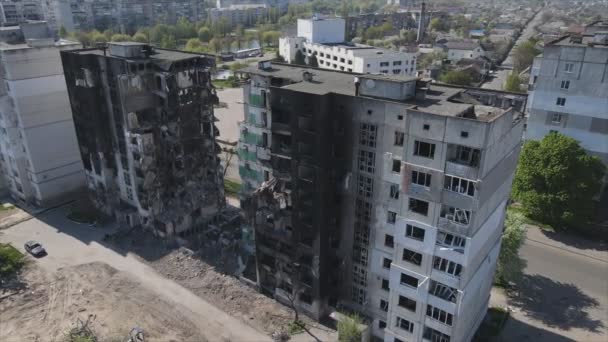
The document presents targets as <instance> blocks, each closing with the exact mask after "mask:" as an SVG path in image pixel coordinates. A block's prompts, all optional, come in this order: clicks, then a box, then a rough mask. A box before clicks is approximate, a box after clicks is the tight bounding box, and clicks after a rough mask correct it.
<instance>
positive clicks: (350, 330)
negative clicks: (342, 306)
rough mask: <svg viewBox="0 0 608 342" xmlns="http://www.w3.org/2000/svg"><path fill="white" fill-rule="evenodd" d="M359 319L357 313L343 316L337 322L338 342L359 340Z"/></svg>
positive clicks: (355, 341)
mask: <svg viewBox="0 0 608 342" xmlns="http://www.w3.org/2000/svg"><path fill="white" fill-rule="evenodd" d="M360 323H361V319H360V318H359V316H357V315H348V316H346V315H345V316H344V319H342V320H340V321H339V322H338V341H339V342H360V341H361V330H359V324H360Z"/></svg>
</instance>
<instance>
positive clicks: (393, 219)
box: [386, 210, 397, 224]
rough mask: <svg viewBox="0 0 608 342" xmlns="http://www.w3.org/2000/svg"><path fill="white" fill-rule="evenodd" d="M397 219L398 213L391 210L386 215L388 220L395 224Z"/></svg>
mask: <svg viewBox="0 0 608 342" xmlns="http://www.w3.org/2000/svg"><path fill="white" fill-rule="evenodd" d="M396 221H397V213H396V212H394V211H390V210H389V211H388V213H387V215H386V222H388V223H390V224H395V222H396Z"/></svg>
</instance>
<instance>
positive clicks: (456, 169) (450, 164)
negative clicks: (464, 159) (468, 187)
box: [445, 161, 479, 180]
mask: <svg viewBox="0 0 608 342" xmlns="http://www.w3.org/2000/svg"><path fill="white" fill-rule="evenodd" d="M445 173H446V174H449V175H454V176H458V177H461V178H466V179H471V180H475V179H477V176H478V175H479V168H477V167H473V166H468V165H463V164H458V163H456V162H454V161H446V162H445Z"/></svg>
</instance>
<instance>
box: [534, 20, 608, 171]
mask: <svg viewBox="0 0 608 342" xmlns="http://www.w3.org/2000/svg"><path fill="white" fill-rule="evenodd" d="M528 90H529V94H530V100H529V102H528V111H529V115H530V117H529V119H528V128H527V130H526V139H532V140H540V139H542V138H543V137H544V136H545V135H547V134H549V133H550V132H553V131H555V132H560V133H562V134H565V135H568V136H570V137H572V138H574V139H576V140H578V141H579V142H580V144H581V146H582V147H583V148H585V149H586V150H587V151H588V152H589V153H591V154H593V155H595V156H598V157H599V158H601V159H602V161H603V162H604V163H605V164H606V165H608V21H598V22H595V23H593V24H591V25H589V26H587V27H586V30H585V33H584V34H583V35H579V36H575V35H573V36H565V37H562V38H559V39H556V40H554V41H552V42H550V43H548V44H546V45H545V47H544V50H543V54H542V55H541V56H538V57H537V58H536V59H535V60H534V64H533V66H532V70H531V74H530V84H529V89H528Z"/></svg>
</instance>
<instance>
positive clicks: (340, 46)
mask: <svg viewBox="0 0 608 342" xmlns="http://www.w3.org/2000/svg"><path fill="white" fill-rule="evenodd" d="M344 30H345V24H344V19H341V18H332V19H319V18H313V19H298V36H297V37H284V38H280V39H279V54H280V55H281V56H282V57H283V58H284V59H285V61H286V62H287V63H293V62H294V61H295V59H296V54H297V52H298V51H300V52H301V53H302V54H303V55H304V56H305V58H306V60H307V61H309V60H310V58H312V56H313V55H314V56H316V58H317V62H318V67H319V68H321V69H329V70H337V71H345V72H353V73H361V74H380V73H382V74H391V75H405V76H414V75H415V74H416V54H415V53H413V52H405V51H392V50H387V49H380V48H375V47H372V46H368V45H360V44H351V43H347V42H345V33H344V32H345V31H344Z"/></svg>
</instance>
